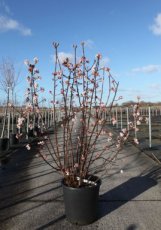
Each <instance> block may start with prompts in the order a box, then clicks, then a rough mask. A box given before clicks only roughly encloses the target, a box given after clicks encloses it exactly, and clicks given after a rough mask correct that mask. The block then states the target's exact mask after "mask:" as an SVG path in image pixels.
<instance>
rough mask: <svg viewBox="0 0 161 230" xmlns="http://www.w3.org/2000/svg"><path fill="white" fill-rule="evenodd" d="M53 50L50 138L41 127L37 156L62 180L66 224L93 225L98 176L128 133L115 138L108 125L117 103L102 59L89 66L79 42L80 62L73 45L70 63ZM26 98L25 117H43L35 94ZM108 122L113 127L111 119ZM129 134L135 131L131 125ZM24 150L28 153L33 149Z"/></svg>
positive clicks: (98, 57)
mask: <svg viewBox="0 0 161 230" xmlns="http://www.w3.org/2000/svg"><path fill="white" fill-rule="evenodd" d="M53 46H54V49H55V55H54V60H55V67H54V72H53V79H52V80H53V91H52V95H53V124H54V134H52V135H47V132H46V131H45V126H44V124H43V122H42V123H41V122H40V124H41V125H42V126H43V127H42V128H41V135H40V137H41V139H38V146H39V148H38V150H37V151H38V152H39V155H40V156H41V157H42V158H43V160H44V161H45V162H46V163H47V164H48V165H50V166H51V167H52V168H53V169H54V170H56V171H57V172H59V173H61V174H62V177H63V179H62V187H63V192H64V202H65V213H66V216H67V219H68V220H69V221H71V222H72V223H75V224H79V225H85V224H90V223H92V222H93V221H95V220H96V219H97V212H98V196H99V188H100V185H101V178H100V177H99V176H97V175H96V173H97V172H98V171H101V170H102V168H103V167H105V166H106V165H109V164H112V162H113V161H114V160H116V159H117V155H118V153H119V152H120V150H121V149H122V146H123V144H124V143H125V141H126V140H127V138H128V136H129V131H128V130H127V129H123V130H121V131H120V133H119V135H118V136H117V137H115V136H114V135H113V134H112V132H111V130H110V129H108V127H107V125H106V124H107V119H109V117H110V115H111V110H112V108H113V106H114V103H115V102H116V101H118V100H119V99H120V98H121V97H119V98H117V97H116V94H117V90H118V85H119V83H118V82H117V81H116V80H115V79H114V78H113V76H112V75H111V73H110V69H109V68H107V67H102V66H101V58H102V56H101V54H97V55H96V57H95V59H94V61H93V63H90V61H89V60H88V59H87V58H86V55H85V44H84V42H82V44H81V47H82V55H81V57H79V58H78V55H77V46H76V45H74V46H73V48H74V55H73V57H72V59H73V60H70V58H68V57H67V58H65V59H64V60H60V57H59V53H58V46H59V44H58V43H53ZM36 63H37V61H36V62H34V64H30V62H29V61H27V62H26V64H27V67H28V70H29V72H30V74H31V77H30V78H29V81H30V84H32V78H33V73H34V72H35V65H36ZM30 96H31V98H30V101H31V103H30V107H29V108H30V110H29V111H30V112H31V111H32V112H33V114H35V115H34V116H38V114H39V116H40V117H41V111H40V108H39V107H38V103H37V106H36V110H35V105H34V101H33V97H34V96H35V93H34V90H30ZM37 100H38V96H37V95H36V102H37ZM28 101H29V100H28ZM26 111H28V107H27V108H26ZM58 112H61V119H62V120H61V126H58V125H57V123H58V122H57V113H58ZM24 114H26V113H24ZM134 115H136V119H137V118H138V117H139V113H138V107H135V108H134ZM111 121H112V123H113V124H115V123H116V119H115V117H111ZM131 128H135V126H134V125H132V123H131ZM102 138H104V141H103V142H101V140H102ZM135 141H136V140H135ZM26 147H27V149H30V148H31V144H27V146H26ZM44 148H45V150H46V151H48V154H46V153H45V152H46V151H44Z"/></svg>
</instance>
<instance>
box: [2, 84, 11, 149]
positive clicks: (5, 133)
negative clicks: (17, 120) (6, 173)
mask: <svg viewBox="0 0 161 230" xmlns="http://www.w3.org/2000/svg"><path fill="white" fill-rule="evenodd" d="M8 105H9V87H8V88H7V102H6V106H5V111H4V116H3V122H2V131H1V136H0V152H5V151H7V150H8V148H9V126H10V113H9V111H8V110H9V106H8ZM7 121H8V122H7ZM7 124H8V125H7Z"/></svg>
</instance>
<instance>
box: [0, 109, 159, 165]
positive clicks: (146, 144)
mask: <svg viewBox="0 0 161 230" xmlns="http://www.w3.org/2000/svg"><path fill="white" fill-rule="evenodd" d="M140 112H141V115H142V117H143V120H144V121H143V122H142V123H141V125H139V126H138V128H139V131H138V132H137V136H136V138H137V139H138V140H139V145H136V147H137V148H139V149H140V150H141V151H143V152H144V153H146V154H147V155H148V156H149V157H151V158H152V159H154V160H156V161H158V160H159V161H161V109H160V108H151V109H150V113H149V108H148V107H146V108H143V109H141V111H140ZM149 115H150V119H149ZM103 116H104V118H105V117H106V114H104V115H103ZM112 116H114V117H115V118H116V120H117V123H116V124H115V125H112V123H111V117H112ZM57 117H58V121H60V120H61V114H58V115H57ZM111 117H106V118H107V125H108V126H109V127H110V128H112V129H113V130H114V131H116V132H118V133H119V132H120V130H121V129H122V128H128V122H129V121H130V120H131V118H132V111H131V110H130V108H123V107H117V108H114V109H113V111H112V115H111ZM2 118H3V117H2V115H1V116H0V132H1V131H2V121H3V119H2ZM43 118H44V123H45V124H46V126H47V127H48V128H49V127H50V126H51V124H52V114H51V113H50V112H49V113H48V111H46V113H45V112H44V114H43ZM17 119H18V115H16V116H15V120H14V122H13V124H12V119H11V122H10V132H12V129H13V131H14V132H15V131H16V122H17ZM146 119H147V120H148V122H145V120H146ZM149 124H150V125H149ZM7 126H8V121H6V130H5V136H7ZM22 131H23V132H25V131H26V130H22ZM132 135H133V136H134V135H135V134H134V133H132ZM159 161H158V162H159Z"/></svg>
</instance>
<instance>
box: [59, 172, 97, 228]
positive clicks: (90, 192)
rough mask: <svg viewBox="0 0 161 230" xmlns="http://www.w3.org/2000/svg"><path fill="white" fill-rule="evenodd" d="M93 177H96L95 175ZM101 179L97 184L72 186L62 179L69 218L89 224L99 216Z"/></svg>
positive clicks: (73, 221)
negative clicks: (79, 186)
mask: <svg viewBox="0 0 161 230" xmlns="http://www.w3.org/2000/svg"><path fill="white" fill-rule="evenodd" d="M93 178H95V179H96V177H95V176H93ZM100 185H101V180H100V179H99V180H98V181H97V183H96V185H92V186H91V185H90V184H89V186H85V187H81V188H72V187H68V186H66V185H65V184H64V180H62V186H63V193H64V204H65V214H66V217H67V219H68V220H69V221H70V222H71V223H73V224H77V225H88V224H91V223H93V222H94V221H96V220H97V218H98V197H99V188H100Z"/></svg>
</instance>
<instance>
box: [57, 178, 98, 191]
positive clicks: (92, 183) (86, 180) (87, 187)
mask: <svg viewBox="0 0 161 230" xmlns="http://www.w3.org/2000/svg"><path fill="white" fill-rule="evenodd" d="M90 176H94V175H90ZM94 177H96V178H97V182H94V181H92V180H88V179H83V182H84V183H86V184H89V185H92V186H82V187H77V188H76V187H71V186H68V185H66V184H65V183H64V179H65V178H63V179H62V181H61V183H62V185H63V186H64V187H66V188H70V189H73V190H75V189H80V188H81V189H92V188H95V187H97V186H100V185H101V183H102V180H101V179H100V178H99V177H98V176H94ZM77 180H78V181H79V177H77Z"/></svg>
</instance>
